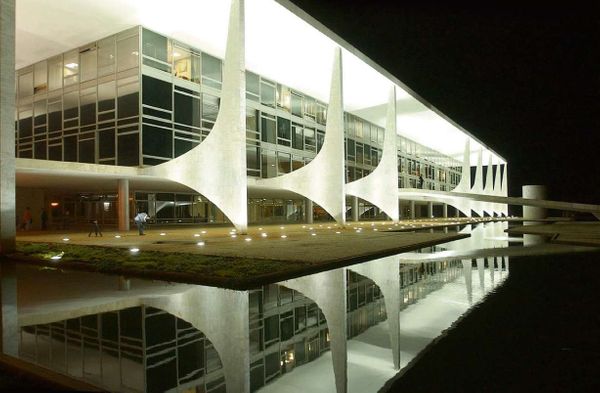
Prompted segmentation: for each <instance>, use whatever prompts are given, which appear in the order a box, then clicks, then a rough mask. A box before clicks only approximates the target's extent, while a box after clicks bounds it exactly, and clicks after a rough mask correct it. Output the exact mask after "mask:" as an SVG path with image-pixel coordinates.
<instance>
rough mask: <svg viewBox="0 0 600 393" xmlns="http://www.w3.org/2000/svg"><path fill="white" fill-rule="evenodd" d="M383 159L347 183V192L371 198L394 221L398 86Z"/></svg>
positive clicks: (389, 113) (390, 109)
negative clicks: (373, 167)
mask: <svg viewBox="0 0 600 393" xmlns="http://www.w3.org/2000/svg"><path fill="white" fill-rule="evenodd" d="M383 143H384V145H383V153H382V155H381V161H379V164H378V165H377V167H376V168H375V169H374V170H373V172H371V173H369V174H368V175H367V176H365V177H363V178H361V179H358V180H355V181H353V182H350V183H348V184H346V193H347V194H349V195H352V196H355V197H358V198H361V199H364V200H366V201H369V202H371V203H372V204H374V205H375V206H377V207H378V208H380V209H381V210H383V211H384V212H385V214H387V215H388V217H390V219H391V220H392V221H394V222H397V221H398V220H399V218H400V213H399V209H398V195H397V194H398V150H397V148H396V87H395V86H392V88H391V89H390V97H389V101H388V106H387V120H386V124H385V137H384V139H383Z"/></svg>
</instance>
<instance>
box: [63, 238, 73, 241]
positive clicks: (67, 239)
mask: <svg viewBox="0 0 600 393" xmlns="http://www.w3.org/2000/svg"><path fill="white" fill-rule="evenodd" d="M69 240H71V239H69V238H68V237H63V242H68V241H69Z"/></svg>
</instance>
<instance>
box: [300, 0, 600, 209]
mask: <svg viewBox="0 0 600 393" xmlns="http://www.w3.org/2000/svg"><path fill="white" fill-rule="evenodd" d="M292 2H293V3H295V4H296V5H298V6H299V7H300V8H302V9H304V10H305V11H306V12H307V13H308V14H310V15H312V16H313V17H314V18H316V19H317V20H319V21H320V22H321V23H323V24H324V25H325V26H327V27H328V28H329V29H331V30H332V31H334V32H335V33H336V34H338V35H339V36H341V37H343V38H344V39H345V40H346V41H348V42H349V43H350V44H351V45H353V46H354V47H356V48H357V49H359V50H360V51H361V52H363V53H364V54H365V55H367V56H368V57H370V58H371V59H372V60H374V61H375V62H376V63H378V64H380V65H381V66H383V67H384V68H385V69H386V70H388V71H389V72H390V73H391V74H393V75H395V76H396V77H397V78H398V79H400V80H401V81H402V82H404V83H405V84H406V85H407V86H408V87H410V88H411V89H412V90H414V91H415V92H417V93H418V94H419V95H421V96H422V97H423V98H424V99H425V100H427V101H428V102H429V103H431V104H432V105H433V106H435V107H436V108H438V109H439V110H440V111H442V112H443V113H445V114H446V115H447V116H449V117H450V118H451V119H453V120H454V121H455V122H457V123H458V124H460V125H461V126H462V127H463V128H465V129H466V130H468V131H469V132H470V133H471V134H473V135H475V136H476V137H478V138H479V139H480V140H482V141H483V142H484V143H485V144H487V145H488V146H490V147H491V148H492V149H494V150H495V151H496V152H498V153H499V154H500V155H502V156H503V157H504V158H505V159H507V161H508V163H509V195H510V196H520V195H521V185H523V184H545V185H547V186H548V193H549V199H553V200H566V201H573V202H587V203H597V204H600V186H599V177H600V170H599V169H600V164H599V162H600V154H599V152H600V121H599V120H598V118H599V116H600V110H599V109H600V107H599V103H600V93H599V91H600V72H599V70H600V65H599V62H598V58H599V52H600V51H599V48H600V39H599V37H600V28H599V25H600V23H599V17H598V14H597V12H596V11H594V10H592V8H591V6H589V7H588V8H586V7H584V6H582V5H581V4H578V3H577V2H569V3H568V5H567V4H566V3H563V7H562V8H561V7H558V6H553V5H551V4H552V3H550V2H546V3H539V4H538V5H532V4H531V3H530V4H529V5H526V6H523V5H522V4H519V3H516V2H514V3H513V2H503V3H502V4H503V5H502V6H499V5H490V4H491V3H489V2H485V3H486V4H485V7H484V6H483V5H480V6H478V7H477V6H476V7H475V8H474V7H473V6H470V7H468V8H467V7H461V6H456V5H453V6H449V5H438V4H433V3H431V2H427V1H421V2H415V1H412V2H405V1H396V2H383V1H375V0H371V1H352V2H350V1H341V0H326V1H325V0H292ZM484 164H485V163H484Z"/></svg>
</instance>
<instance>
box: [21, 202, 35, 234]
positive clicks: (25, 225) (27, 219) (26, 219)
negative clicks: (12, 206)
mask: <svg viewBox="0 0 600 393" xmlns="http://www.w3.org/2000/svg"><path fill="white" fill-rule="evenodd" d="M32 223H33V217H32V216H31V209H29V206H27V207H26V208H25V211H24V212H23V219H22V221H21V228H22V229H23V230H25V231H28V230H29V229H31V224H32Z"/></svg>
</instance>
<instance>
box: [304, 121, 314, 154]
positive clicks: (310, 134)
mask: <svg viewBox="0 0 600 393" xmlns="http://www.w3.org/2000/svg"><path fill="white" fill-rule="evenodd" d="M304 148H305V149H306V150H308V151H313V152H316V151H317V140H316V135H315V129H314V128H308V127H307V128H305V129H304Z"/></svg>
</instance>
